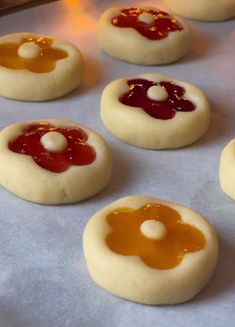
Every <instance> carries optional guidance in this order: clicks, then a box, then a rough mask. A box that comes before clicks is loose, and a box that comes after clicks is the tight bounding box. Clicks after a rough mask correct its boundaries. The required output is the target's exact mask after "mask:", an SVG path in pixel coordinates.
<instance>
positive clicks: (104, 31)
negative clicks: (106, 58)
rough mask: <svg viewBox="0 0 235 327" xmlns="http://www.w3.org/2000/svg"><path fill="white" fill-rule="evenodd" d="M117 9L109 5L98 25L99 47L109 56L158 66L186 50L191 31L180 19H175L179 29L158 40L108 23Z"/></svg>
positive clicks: (174, 58) (169, 61) (117, 11)
mask: <svg viewBox="0 0 235 327" xmlns="http://www.w3.org/2000/svg"><path fill="white" fill-rule="evenodd" d="M148 9H149V8H148ZM152 9H153V8H152ZM120 10H121V8H111V9H108V10H107V11H105V12H104V14H103V15H102V16H101V18H100V20H99V25H98V40H99V43H100V46H101V47H102V48H103V49H104V50H105V51H106V52H107V53H108V54H109V55H111V56H112V57H114V58H117V59H120V60H124V61H127V62H130V63H133V64H139V65H161V64H168V63H172V62H174V61H176V60H178V59H179V58H181V57H182V56H184V55H185V53H186V52H187V51H188V50H189V49H190V47H191V39H192V36H191V31H190V29H189V27H188V26H187V24H186V23H184V22H182V20H180V19H178V18H177V21H178V22H179V23H180V24H181V25H182V26H183V30H181V31H175V32H170V33H169V35H168V36H167V37H166V38H163V39H161V40H149V39H148V38H146V37H144V36H142V35H141V34H140V33H138V32H137V31H136V30H135V29H133V28H119V27H116V26H114V25H113V24H112V22H111V20H112V18H113V17H115V16H117V15H118V14H119V13H120Z"/></svg>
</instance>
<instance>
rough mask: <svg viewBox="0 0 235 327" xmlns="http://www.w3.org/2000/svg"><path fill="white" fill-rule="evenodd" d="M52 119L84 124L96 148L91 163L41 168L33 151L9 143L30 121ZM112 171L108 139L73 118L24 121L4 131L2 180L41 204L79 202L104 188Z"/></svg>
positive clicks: (68, 124)
mask: <svg viewBox="0 0 235 327" xmlns="http://www.w3.org/2000/svg"><path fill="white" fill-rule="evenodd" d="M39 122H48V123H49V124H51V125H53V126H60V127H65V128H66V127H74V128H81V129H82V130H84V131H85V133H86V134H87V136H88V140H87V141H86V143H87V144H88V145H90V146H92V147H93V148H94V150H95V152H96V158H95V160H94V161H93V162H92V163H91V164H88V165H83V166H70V167H69V168H68V169H67V170H66V171H64V172H62V173H54V172H51V171H49V170H46V169H43V168H41V167H40V166H39V165H37V164H36V163H35V162H34V160H33V158H32V157H31V156H29V155H23V154H18V153H15V152H13V151H11V150H10V149H9V147H8V144H9V142H10V141H13V140H15V139H16V138H17V137H18V136H19V135H21V134H22V131H23V130H24V129H25V128H26V127H27V126H29V125H31V124H33V123H39ZM111 171H112V159H111V153H110V150H109V147H108V145H107V143H106V142H105V141H104V139H103V138H102V137H101V136H99V135H98V134H97V133H96V132H94V131H93V130H91V129H89V128H87V127H85V126H83V125H81V124H79V123H76V122H73V121H70V120H64V119H48V120H41V119H40V120H36V121H27V122H20V123H16V124H13V125H9V126H8V127H6V128H5V129H3V130H2V131H1V132H0V172H1V173H0V184H1V185H2V186H3V187H5V188H6V189H7V190H9V191H10V192H12V193H14V194H16V195H17V196H19V197H21V198H23V199H25V200H28V201H32V202H36V203H41V204H65V203H73V202H79V201H82V200H84V199H86V198H89V197H91V196H92V195H94V194H96V193H98V192H99V191H101V190H102V189H103V188H104V187H105V186H106V184H107V183H108V181H109V179H110V176H111Z"/></svg>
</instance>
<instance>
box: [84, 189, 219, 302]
mask: <svg viewBox="0 0 235 327" xmlns="http://www.w3.org/2000/svg"><path fill="white" fill-rule="evenodd" d="M152 220H155V221H156V222H158V223H160V224H163V225H165V228H166V232H165V233H163V234H162V233H160V234H161V235H160V234H158V235H155V238H152V235H148V233H147V235H146V234H143V233H142V228H141V226H143V223H147V222H149V221H150V222H151V221H152ZM150 225H151V224H149V226H148V228H149V229H150V230H151V226H150ZM156 227H157V226H153V225H152V234H153V231H154V229H155V231H156ZM158 227H159V226H158ZM159 235H160V237H159ZM83 248H84V254H85V258H86V262H87V266H88V270H89V273H90V275H91V277H92V278H93V279H94V281H95V282H96V283H97V284H98V285H100V286H101V287H103V288H104V289H106V290H107V291H109V292H111V293H112V294H114V295H117V296H119V297H122V298H124V299H128V300H131V301H135V302H139V303H144V304H153V305H158V304H176V303H181V302H185V301H188V300H190V299H191V298H192V297H194V296H195V295H196V294H197V293H198V292H199V291H200V290H201V289H202V288H203V287H204V286H205V285H206V284H207V283H208V281H209V280H210V278H211V276H212V273H213V271H214V269H215V265H216V262H217V256H218V240H217V236H216V233H215V230H214V228H213V227H212V226H211V225H210V223H209V222H208V221H207V220H206V219H205V218H204V217H202V216H201V215H200V214H199V213H198V212H196V211H194V210H192V209H190V208H186V207H184V206H182V205H179V204H175V203H171V202H167V201H163V200H160V199H157V198H153V197H147V196H139V195H133V196H128V197H125V198H121V199H119V200H117V201H115V202H113V203H111V204H110V205H108V206H106V207H105V208H103V209H101V210H100V211H98V212H97V213H96V214H95V215H94V216H93V217H92V218H91V219H90V220H89V222H88V223H87V226H86V228H85V231H84V235H83ZM169 281H170V283H169Z"/></svg>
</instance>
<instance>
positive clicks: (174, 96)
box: [119, 79, 196, 120]
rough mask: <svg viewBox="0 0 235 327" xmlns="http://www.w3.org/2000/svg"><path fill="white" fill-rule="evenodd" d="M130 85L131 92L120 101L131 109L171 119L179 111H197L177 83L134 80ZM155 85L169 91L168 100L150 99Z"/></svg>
mask: <svg viewBox="0 0 235 327" xmlns="http://www.w3.org/2000/svg"><path fill="white" fill-rule="evenodd" d="M128 85H129V92H128V93H126V94H124V95H122V96H121V97H120V99H119V101H120V102H121V103H123V104H125V105H127V106H130V107H139V108H141V109H143V110H144V111H145V112H146V113H148V114H149V115H150V116H152V117H154V118H157V119H163V120H166V119H171V118H173V117H174V116H175V114H176V112H177V111H181V112H190V111H193V110H195V109H196V106H195V105H194V104H193V103H192V102H191V101H189V100H187V99H186V98H185V97H184V94H185V90H184V89H183V88H182V87H181V86H179V85H177V84H175V83H171V82H166V81H162V82H159V83H155V82H152V81H148V80H146V79H133V80H129V81H128ZM154 85H158V86H161V87H162V88H164V89H165V90H166V91H167V93H168V99H167V100H165V101H155V100H151V99H149V98H148V96H147V92H148V89H149V88H150V87H152V86H154Z"/></svg>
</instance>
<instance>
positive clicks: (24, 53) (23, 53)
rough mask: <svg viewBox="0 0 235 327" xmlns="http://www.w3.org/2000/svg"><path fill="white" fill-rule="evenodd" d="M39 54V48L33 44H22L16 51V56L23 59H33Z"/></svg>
mask: <svg viewBox="0 0 235 327" xmlns="http://www.w3.org/2000/svg"><path fill="white" fill-rule="evenodd" d="M40 53H41V48H40V47H39V46H38V45H37V44H36V43H34V42H26V43H23V44H22V45H21V46H20V47H19V49H18V55H19V56H20V57H21V58H24V59H35V58H37V57H38V56H39V55H40Z"/></svg>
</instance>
